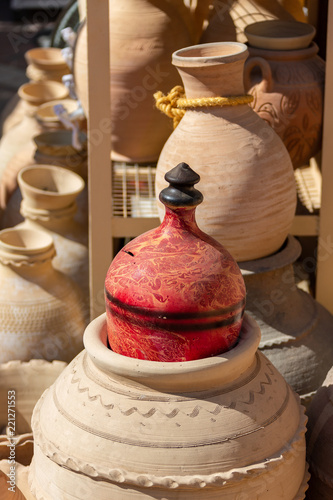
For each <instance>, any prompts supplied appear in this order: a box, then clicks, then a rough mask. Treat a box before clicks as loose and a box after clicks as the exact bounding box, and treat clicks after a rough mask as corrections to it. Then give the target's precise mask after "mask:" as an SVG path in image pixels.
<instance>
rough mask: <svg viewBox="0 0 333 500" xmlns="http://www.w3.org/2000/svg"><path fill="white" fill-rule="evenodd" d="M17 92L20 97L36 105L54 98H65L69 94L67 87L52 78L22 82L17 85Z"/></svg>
mask: <svg viewBox="0 0 333 500" xmlns="http://www.w3.org/2000/svg"><path fill="white" fill-rule="evenodd" d="M17 93H18V95H19V97H20V98H21V99H23V100H24V101H26V102H28V103H30V104H34V105H36V106H38V105H40V104H44V102H48V101H54V100H56V99H65V98H66V97H68V96H69V90H68V89H67V87H66V86H65V85H64V84H63V83H60V82H55V81H53V80H52V81H51V80H49V81H47V80H46V81H45V82H28V83H24V84H23V85H21V86H20V87H19V89H18V91H17Z"/></svg>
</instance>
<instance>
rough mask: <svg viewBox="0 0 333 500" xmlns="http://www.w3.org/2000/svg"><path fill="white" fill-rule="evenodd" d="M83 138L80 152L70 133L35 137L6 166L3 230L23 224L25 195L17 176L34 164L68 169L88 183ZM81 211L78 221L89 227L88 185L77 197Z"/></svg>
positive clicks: (1, 190)
mask: <svg viewBox="0 0 333 500" xmlns="http://www.w3.org/2000/svg"><path fill="white" fill-rule="evenodd" d="M80 137H81V140H82V142H81V147H82V149H81V150H80V151H78V150H77V149H75V147H74V146H73V145H72V139H73V137H72V131H71V130H58V131H56V130H52V131H50V132H43V133H42V134H38V135H36V136H35V137H34V138H33V140H31V141H30V142H29V143H28V144H27V145H26V147H25V148H23V149H21V150H20V152H19V153H17V154H16V155H15V156H14V157H13V158H12V159H11V160H10V161H9V162H8V164H7V167H6V169H5V170H4V172H3V176H2V179H1V182H0V207H1V208H2V209H3V213H2V215H1V218H0V224H1V227H2V228H6V227H12V226H15V225H16V224H19V223H20V222H22V221H23V217H22V215H21V213H20V205H21V201H22V194H21V191H20V189H19V188H18V182H17V176H18V173H19V172H20V171H21V170H22V169H23V168H25V167H28V166H31V165H33V164H40V165H55V166H59V167H63V168H66V169H68V170H70V171H71V172H75V173H77V174H78V175H80V176H81V177H82V178H83V180H84V181H85V182H87V142H86V136H85V135H84V134H82V135H80ZM77 207H78V210H77V212H76V214H75V216H74V217H75V220H77V221H78V222H79V223H80V224H83V225H85V226H87V224H88V188H87V185H85V187H84V189H83V190H82V191H81V193H79V194H78V197H77Z"/></svg>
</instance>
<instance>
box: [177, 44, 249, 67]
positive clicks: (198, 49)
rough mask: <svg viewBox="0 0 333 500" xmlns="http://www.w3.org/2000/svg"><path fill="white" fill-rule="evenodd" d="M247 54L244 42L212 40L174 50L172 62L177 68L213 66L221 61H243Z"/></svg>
mask: <svg viewBox="0 0 333 500" xmlns="http://www.w3.org/2000/svg"><path fill="white" fill-rule="evenodd" d="M247 56H248V48H247V46H246V45H245V44H244V43H240V42H212V43H203V44H201V45H200V44H199V45H191V46H189V47H184V48H182V49H179V50H176V52H174V53H173V54H172V63H173V64H174V65H175V66H177V67H179V68H181V67H187V68H190V67H200V66H202V65H210V66H214V65H220V64H221V63H233V62H237V61H244V60H245V59H246V58H247Z"/></svg>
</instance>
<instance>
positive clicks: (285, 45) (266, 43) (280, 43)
mask: <svg viewBox="0 0 333 500" xmlns="http://www.w3.org/2000/svg"><path fill="white" fill-rule="evenodd" d="M244 34H245V35H246V38H247V40H248V42H249V44H250V46H251V47H257V48H258V49H271V50H297V49H306V48H307V47H308V46H309V45H310V43H311V42H312V40H313V38H314V36H315V34H316V28H315V27H314V26H311V24H308V23H300V22H297V21H280V20H278V19H276V20H271V21H261V22H257V23H252V24H249V25H248V26H246V28H245V29H244Z"/></svg>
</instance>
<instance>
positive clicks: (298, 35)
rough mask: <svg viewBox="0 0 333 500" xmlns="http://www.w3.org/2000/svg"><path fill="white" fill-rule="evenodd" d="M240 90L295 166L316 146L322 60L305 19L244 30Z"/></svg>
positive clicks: (320, 112) (316, 149)
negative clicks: (246, 48)
mask: <svg viewBox="0 0 333 500" xmlns="http://www.w3.org/2000/svg"><path fill="white" fill-rule="evenodd" d="M245 34H246V35H247V38H248V40H249V53H250V57H249V58H248V60H247V61H246V65H245V73H244V84H245V89H246V91H248V92H249V93H250V94H252V95H253V96H254V101H253V104H252V106H253V109H254V110H255V111H256V113H258V115H259V116H260V117H261V118H263V119H264V120H266V121H267V123H269V125H270V126H271V127H272V128H273V129H274V130H275V131H276V133H277V134H278V135H279V136H280V137H281V139H282V140H283V142H284V145H285V146H286V148H287V150H288V152H289V154H290V157H291V160H292V162H293V166H294V168H298V167H302V166H304V165H307V164H308V162H309V160H310V158H311V157H313V156H315V155H316V154H317V153H318V152H319V151H320V149H321V139H322V122H323V103H324V84H325V62H324V61H323V60H322V59H321V58H320V57H319V56H318V50H319V48H318V46H317V45H316V44H315V43H314V42H311V40H312V38H313V36H314V35H315V29H314V28H313V27H312V26H310V25H309V24H306V23H298V22H290V21H289V22H283V23H282V22H281V21H266V22H263V23H254V24H253V25H250V26H248V27H247V29H246V30H245Z"/></svg>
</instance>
